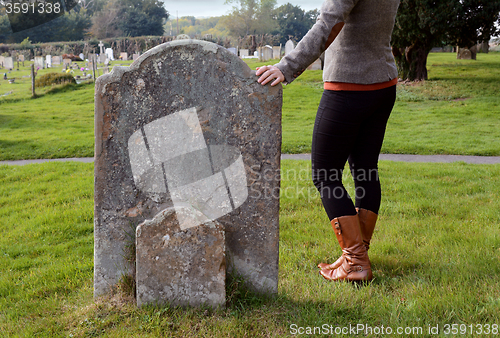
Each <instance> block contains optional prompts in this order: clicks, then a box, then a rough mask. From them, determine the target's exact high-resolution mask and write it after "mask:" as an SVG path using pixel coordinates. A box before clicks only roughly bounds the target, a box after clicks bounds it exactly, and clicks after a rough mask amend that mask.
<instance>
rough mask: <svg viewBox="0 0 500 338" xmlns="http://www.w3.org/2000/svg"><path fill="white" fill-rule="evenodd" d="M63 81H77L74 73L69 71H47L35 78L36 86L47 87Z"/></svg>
mask: <svg viewBox="0 0 500 338" xmlns="http://www.w3.org/2000/svg"><path fill="white" fill-rule="evenodd" d="M63 83H76V80H75V79H74V78H73V75H71V74H68V73H47V74H44V75H42V76H40V78H39V79H36V80H35V87H45V86H51V85H56V84H63Z"/></svg>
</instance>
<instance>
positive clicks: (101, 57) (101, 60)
mask: <svg viewBox="0 0 500 338" xmlns="http://www.w3.org/2000/svg"><path fill="white" fill-rule="evenodd" d="M107 58H108V57H107V55H106V54H104V53H103V54H99V56H98V57H97V63H104V62H105V61H106V59H107Z"/></svg>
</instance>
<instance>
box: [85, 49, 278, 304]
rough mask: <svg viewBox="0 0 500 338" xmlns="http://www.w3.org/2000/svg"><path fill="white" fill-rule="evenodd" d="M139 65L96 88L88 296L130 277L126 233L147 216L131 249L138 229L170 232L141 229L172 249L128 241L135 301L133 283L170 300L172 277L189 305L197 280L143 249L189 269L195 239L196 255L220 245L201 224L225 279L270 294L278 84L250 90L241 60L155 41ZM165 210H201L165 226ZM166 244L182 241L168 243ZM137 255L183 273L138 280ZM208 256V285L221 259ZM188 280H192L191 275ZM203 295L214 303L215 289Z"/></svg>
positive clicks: (251, 75)
mask: <svg viewBox="0 0 500 338" xmlns="http://www.w3.org/2000/svg"><path fill="white" fill-rule="evenodd" d="M139 60H141V61H139ZM139 60H137V61H136V62H139V63H138V64H137V63H136V64H134V66H133V67H120V66H115V67H113V70H112V72H111V73H110V74H106V75H103V76H100V77H99V78H98V79H97V81H96V86H95V128H96V129H95V137H96V139H95V172H94V175H95V176H94V179H95V185H94V186H95V195H94V196H95V200H94V203H95V205H94V212H95V213H94V217H95V218H94V219H95V221H94V239H95V241H94V243H95V244H94V247H95V252H94V257H95V259H94V264H95V266H94V294H95V295H96V296H99V295H102V294H106V293H109V292H110V288H111V287H112V286H113V285H115V284H116V283H118V281H119V280H120V278H121V276H122V275H127V274H128V275H131V274H133V271H134V270H133V265H131V264H130V263H129V262H128V261H127V260H126V258H125V256H126V254H127V253H129V254H130V251H128V250H127V248H129V247H130V240H129V238H130V237H129V236H128V235H127V233H129V234H130V233H131V231H133V230H134V229H135V228H136V227H137V226H138V225H139V224H141V223H143V222H144V221H145V220H152V221H149V223H147V222H146V223H147V224H148V225H145V224H146V223H144V224H143V225H142V226H139V228H138V229H141V228H142V230H140V231H141V233H140V234H139V233H138V236H137V238H138V241H142V240H146V238H145V237H143V236H145V235H143V234H145V233H143V232H142V231H146V230H145V229H147V228H148V227H149V228H151V229H153V228H154V224H161V225H162V227H163V229H170V230H168V231H170V232H166V231H167V230H159V231H153V230H152V231H153V232H151V233H152V234H155V233H156V234H157V235H158V236H160V235H161V236H162V237H158V239H161V240H162V241H163V240H166V239H170V241H169V242H168V243H172V244H168V246H165V245H164V244H166V243H167V242H165V243H164V242H161V241H160V242H158V241H156V239H154V238H151V236H149V240H150V241H151V242H150V243H151V244H146V245H145V246H141V244H140V243H139V242H138V243H137V248H136V250H137V254H136V255H137V257H138V262H137V263H138V265H137V272H136V274H135V278H136V281H138V284H137V285H138V291H137V292H138V299H139V298H142V297H143V296H139V294H140V293H141V292H142V291H141V290H142V289H141V285H145V284H148V283H152V282H151V280H155V279H159V280H162V282H161V284H160V285H156V286H155V287H154V289H155V290H156V291H155V292H157V293H156V295H158V296H155V297H160V296H161V297H164V296H165V297H167V298H168V300H169V301H173V302H175V301H176V299H175V296H174V293H173V291H172V290H173V289H174V288H175V286H173V285H176V284H178V283H180V281H182V283H183V284H182V285H183V286H182V288H184V289H187V288H188V287H187V286H186V285H192V288H191V290H192V291H191V293H186V292H184V291H179V292H180V294H182V295H185V298H182V302H184V303H186V304H191V302H196V299H193V298H196V297H197V293H196V292H197V291H196V290H197V288H198V289H199V285H200V284H199V283H198V282H196V283H194V282H193V283H188V281H187V279H185V280H183V279H182V278H181V277H179V276H182V274H184V276H189V273H190V272H189V266H188V265H186V264H188V263H185V264H184V263H181V264H180V265H179V264H177V265H176V262H175V261H176V260H177V258H175V259H174V258H172V259H171V260H165V259H164V258H162V257H164V256H161V255H160V254H157V255H156V256H153V255H152V254H149V253H148V251H147V250H159V251H158V252H160V253H162V252H163V253H162V255H168V256H169V257H173V256H172V255H174V254H175V255H181V256H183V257H182V259H183V262H188V261H190V260H189V259H188V257H191V256H189V255H190V253H189V252H190V251H191V250H194V248H195V247H194V246H193V245H192V244H193V243H192V242H191V241H192V240H193V241H194V240H195V232H196V233H198V235H199V236H197V237H196V238H198V239H196V240H200V242H199V245H200V246H201V247H206V248H208V247H209V246H210V247H212V245H215V243H219V244H217V245H216V247H218V248H220V239H221V238H222V237H221V236H222V234H221V233H219V232H213V231H215V229H214V228H210V226H209V227H208V228H207V224H214V225H215V226H216V225H217V223H219V224H220V225H222V227H223V229H224V231H225V250H226V256H227V258H228V260H227V264H228V271H235V272H236V273H237V274H239V275H241V276H242V277H243V279H244V280H245V281H246V283H247V284H248V286H249V287H251V288H252V289H254V290H256V291H259V292H270V293H275V292H277V287H278V243H279V236H278V229H279V222H278V217H279V170H280V145H281V103H282V89H281V86H275V87H271V86H269V85H266V86H262V85H260V84H259V83H257V77H256V76H255V72H254V71H251V70H250V68H249V67H248V66H247V65H246V64H245V62H243V61H242V60H240V59H239V58H238V57H237V56H235V55H233V54H231V53H229V52H228V51H227V50H226V49H225V48H222V47H220V46H218V45H216V44H213V43H210V42H206V41H197V40H176V41H172V42H168V43H164V44H162V45H159V46H156V47H154V48H153V49H151V50H149V51H147V52H146V53H145V55H144V56H143V57H141V58H140V59H139ZM172 207H173V208H176V210H177V209H178V208H183V207H187V208H190V209H196V210H198V212H199V213H196V215H197V216H196V217H194V216H193V214H189V213H183V212H177V211H176V213H175V221H172V222H168V224H167V223H165V222H164V221H163V220H162V219H165V217H163V216H162V215H165V214H168V213H169V212H170V211H169V208H172ZM162 217H163V218H162ZM169 217H173V215H172V214H170V216H169ZM172 219H173V218H172ZM165 227H166V228H165ZM216 228H217V226H216ZM186 230H189V231H186ZM183 231H184V232H183ZM205 231H208V233H207V232H205ZM162 234H163V235H162ZM167 234H168V237H166V235H167ZM176 234H177V235H176ZM209 234H210V235H209ZM154 236H156V235H154ZM154 236H153V237H154ZM175 236H179V240H180V238H184V240H183V243H184V244H182V243H181V242H178V243H176V244H175V246H174V244H173V242H172V241H173V239H174V237H175ZM183 236H184V237H183ZM210 236H213V241H214V242H211V238H212V237H210ZM139 237H140V238H141V239H139ZM146 243H147V242H146ZM153 243H157V244H158V245H160V246H159V247H154V245H156V244H153ZM161 245H163V247H161ZM170 245H172V246H170ZM174 249H175V250H174ZM145 250H146V251H145ZM162 250H164V251H162ZM168 250H172V251H168ZM183 250H184V251H183ZM139 255H145V256H143V257H148V255H149V258H148V259H147V260H146V263H147V264H153V263H154V261H151V257H154V260H156V257H159V258H158V262H160V261H161V264H168V265H167V268H165V269H164V270H168V266H170V267H176V268H179V269H180V268H181V267H184V269H185V270H183V271H180V272H179V273H181V274H180V275H177V274H176V275H174V276H172V273H171V271H163V272H162V271H158V272H159V273H158V274H157V275H155V276H153V275H149V276H145V275H144V273H142V272H141V271H143V270H141V268H140V265H141V264H142V263H140V262H139V261H140V260H141V259H140V258H139ZM201 255H202V256H203V253H202V254H201ZM176 257H177V256H176ZM196 257H197V258H199V256H198V255H197V256H196ZM213 257H218V258H214V259H213V260H211V261H207V262H206V264H208V265H207V267H208V266H209V267H210V269H212V270H211V271H212V274H215V275H212V278H213V282H214V283H215V282H216V281H218V280H219V278H220V277H219V276H220V275H219V274H218V273H219V272H220V268H221V262H220V257H221V256H220V255H215V256H213ZM179 259H180V258H179ZM205 259H207V258H206V256H205ZM201 261H203V259H202V260H201ZM216 272H217V273H216ZM166 276H169V277H168V278H167V277H166ZM196 276H197V277H198V278H202V274H201V272H199V273H196ZM172 278H177V279H172ZM179 278H181V279H180V281H179ZM189 278H190V280H191V277H189ZM147 279H151V280H150V281H149V282H147V281H146V280H147ZM166 279H168V281H166ZM204 280H205V279H204ZM169 281H170V282H169ZM168 283H170V284H168ZM203 283H204V282H203ZM148 285H151V284H148ZM179 285H180V284H179ZM203 285H204V284H203ZM161 292H164V293H163V294H161ZM171 292H172V293H171ZM169 295H171V296H172V297H174V298H170V297H171V296H169ZM217 295H219V296H217ZM148 297H149V296H148ZM187 297H189V299H188V298H187ZM218 297H219V298H218ZM142 299H146V298H142ZM147 299H148V302H149V301H150V298H147ZM213 299H216V300H217V301H216V302H215V301H214V302H215V303H219V299H220V293H218V292H214V297H213ZM156 300H158V301H164V298H156Z"/></svg>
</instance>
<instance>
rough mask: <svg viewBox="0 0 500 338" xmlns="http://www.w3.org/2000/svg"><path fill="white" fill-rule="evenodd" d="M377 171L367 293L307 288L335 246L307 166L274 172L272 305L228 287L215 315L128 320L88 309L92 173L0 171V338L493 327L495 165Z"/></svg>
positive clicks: (499, 306) (128, 315)
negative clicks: (277, 180) (278, 179)
mask: <svg viewBox="0 0 500 338" xmlns="http://www.w3.org/2000/svg"><path fill="white" fill-rule="evenodd" d="M380 168H381V171H380V172H381V174H380V175H381V180H382V183H383V202H382V209H381V211H380V218H379V222H378V226H377V228H376V231H375V234H374V238H373V240H372V246H371V248H370V258H371V260H372V265H373V272H374V276H375V279H374V280H373V282H372V283H371V284H370V285H368V286H365V287H361V288H357V287H354V286H352V285H349V284H346V283H332V282H327V281H325V280H323V279H322V278H321V277H320V276H319V274H318V272H317V268H316V264H317V263H318V262H321V261H332V260H334V259H335V258H337V256H338V255H339V254H340V248H339V246H338V244H337V243H336V240H335V235H334V234H333V231H332V230H331V227H330V225H329V224H328V219H327V217H326V215H325V213H324V211H323V208H322V206H321V202H320V200H319V198H318V194H317V192H316V191H315V188H314V187H313V185H312V183H311V182H310V178H309V176H310V175H309V172H310V164H309V163H307V162H304V161H283V162H282V178H283V180H282V199H281V210H280V272H279V273H280V275H279V278H280V279H279V293H278V295H277V296H276V297H274V298H262V297H258V296H255V295H252V294H251V293H246V292H245V290H244V289H241V288H239V287H238V285H234V284H233V285H230V286H229V287H228V295H229V297H230V302H229V305H228V306H227V308H226V309H224V310H219V311H212V310H209V309H189V310H181V309H176V308H171V307H163V308H154V307H146V308H141V309H137V308H136V307H135V306H134V305H133V303H132V301H131V299H130V298H129V297H128V298H127V297H126V296H123V295H121V294H120V293H119V292H118V293H117V294H116V295H115V296H114V297H111V298H106V299H99V300H98V301H97V302H95V303H94V302H93V299H92V269H93V236H92V228H93V226H92V208H93V188H92V186H93V185H92V182H93V166H92V164H81V163H45V164H39V165H28V166H23V167H18V166H0V234H1V236H0V256H1V257H2V259H1V260H0V331H1V332H2V336H6V337H34V336H36V337H97V336H99V337H132V336H133V337H159V336H165V337H286V336H290V325H292V324H296V325H298V326H301V327H305V326H310V327H314V326H321V325H323V324H329V325H333V326H341V327H344V326H348V325H349V324H352V325H357V324H365V325H369V326H371V327H381V326H382V325H383V326H384V327H391V328H393V329H394V330H396V328H397V327H422V328H423V333H424V334H423V335H413V336H415V337H417V336H418V337H421V336H423V337H430V335H429V334H427V332H428V331H427V330H428V326H429V325H431V326H433V327H434V326H436V325H439V326H440V328H441V330H442V329H443V327H444V325H445V324H465V325H467V326H468V325H472V324H474V325H475V324H490V325H491V324H500V323H499V322H498V313H500V298H499V295H498V290H499V288H500V264H499V260H500V232H499V223H500V221H499V220H500V166H498V165H469V164H464V163H455V164H438V165H436V164H415V163H391V162H381V164H380ZM346 181H347V183H346V184H347V187H348V190H349V191H350V192H352V190H353V187H352V180H350V179H346ZM474 329H476V327H475V326H474ZM441 333H442V331H441ZM332 336H337V335H332ZM339 336H341V335H339ZM373 336H379V337H382V335H373ZM385 336H387V335H385ZM402 336H412V335H402ZM441 336H443V337H444V336H445V335H443V334H441ZM448 336H450V335H448ZM465 336H474V335H470V334H467V335H465ZM476 336H477V335H476Z"/></svg>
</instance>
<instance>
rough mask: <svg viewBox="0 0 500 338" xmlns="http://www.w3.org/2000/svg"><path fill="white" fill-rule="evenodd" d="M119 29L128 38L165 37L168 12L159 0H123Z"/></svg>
mask: <svg viewBox="0 0 500 338" xmlns="http://www.w3.org/2000/svg"><path fill="white" fill-rule="evenodd" d="M120 2H121V4H122V10H121V11H120V15H119V16H120V21H119V22H118V28H119V29H120V30H121V31H123V33H124V34H125V35H126V36H143V35H163V19H165V20H167V19H168V15H169V14H168V12H167V10H166V9H165V7H163V3H162V2H161V1H159V0H121V1H120Z"/></svg>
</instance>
